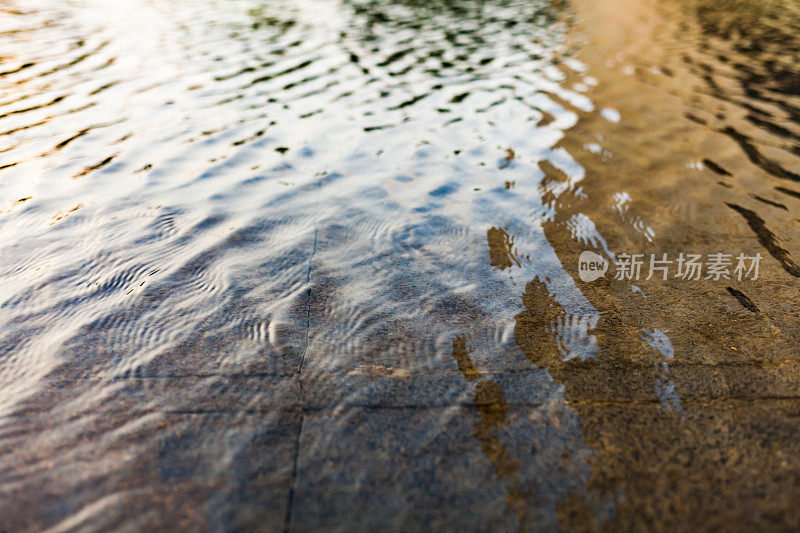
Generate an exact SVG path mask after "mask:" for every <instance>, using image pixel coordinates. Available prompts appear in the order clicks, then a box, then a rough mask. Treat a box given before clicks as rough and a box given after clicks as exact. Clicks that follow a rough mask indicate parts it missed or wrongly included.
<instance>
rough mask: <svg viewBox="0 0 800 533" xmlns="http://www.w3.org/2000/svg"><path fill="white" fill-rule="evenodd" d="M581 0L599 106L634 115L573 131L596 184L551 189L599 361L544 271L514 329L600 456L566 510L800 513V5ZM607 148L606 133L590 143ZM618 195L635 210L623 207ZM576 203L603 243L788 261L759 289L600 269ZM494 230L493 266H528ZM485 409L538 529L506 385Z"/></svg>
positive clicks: (662, 514)
mask: <svg viewBox="0 0 800 533" xmlns="http://www.w3.org/2000/svg"><path fill="white" fill-rule="evenodd" d="M572 5H573V6H574V8H575V10H576V13H577V16H578V22H577V23H576V25H575V26H573V27H572V36H573V38H574V39H576V40H577V41H579V42H580V53H579V54H578V56H577V58H578V59H580V60H581V61H584V62H585V63H586V64H587V65H588V71H589V72H591V74H592V75H593V76H595V77H597V78H598V79H599V81H600V83H599V84H598V88H597V89H595V90H592V98H593V101H594V102H595V104H596V105H598V106H600V107H604V106H608V107H609V108H612V109H614V110H617V111H618V112H619V114H620V115H621V117H622V121H621V122H620V124H621V126H622V127H621V128H620V127H616V126H614V125H610V124H609V123H608V121H604V120H602V118H599V117H597V116H596V115H592V114H588V113H582V114H581V118H580V121H579V122H578V124H577V125H576V126H575V127H573V128H572V129H570V130H569V131H568V132H567V135H566V136H565V138H564V139H563V140H562V141H560V142H559V143H558V144H557V145H556V146H557V147H558V146H561V147H564V148H565V149H566V150H567V151H568V152H569V153H571V154H574V155H576V157H577V159H578V161H579V163H580V164H581V165H582V166H583V167H584V168H585V169H586V174H587V178H586V179H585V180H583V181H582V182H581V185H582V188H583V191H584V192H585V196H583V197H576V196H572V195H563V196H559V197H553V198H552V202H553V204H554V207H555V213H556V214H555V216H554V217H553V218H552V219H551V220H548V221H546V222H545V223H544V224H543V228H544V231H545V234H546V236H547V239H548V241H549V242H550V243H551V244H552V246H553V247H554V249H555V250H556V253H557V254H558V257H559V259H560V262H561V264H562V265H563V267H564V268H565V269H566V270H567V271H568V272H569V273H570V275H571V276H572V277H573V278H574V279H575V280H576V283H577V284H578V287H579V289H580V291H581V292H582V293H583V295H584V296H585V297H586V298H587V299H588V300H589V301H590V302H591V303H592V305H593V306H594V307H595V308H596V309H597V310H598V311H599V313H600V317H601V318H600V320H599V322H598V324H597V326H596V328H595V329H594V330H593V331H592V332H593V333H594V334H595V335H596V337H597V339H598V343H599V353H598V354H597V357H596V358H593V359H589V360H585V361H581V360H577V359H573V360H570V361H564V358H563V352H562V351H560V350H559V348H558V341H557V339H556V337H554V335H555V331H556V329H557V325H558V324H559V323H560V322H563V320H564V318H565V311H564V309H563V308H562V307H561V306H560V305H558V304H557V303H556V302H554V301H553V298H552V293H551V292H550V291H549V290H548V288H547V286H546V284H545V283H543V282H542V280H540V279H534V280H531V281H530V282H529V283H528V284H527V286H526V290H525V294H524V295H523V301H524V304H525V307H526V311H524V312H523V313H521V314H520V315H518V316H517V323H516V328H515V339H516V341H517V344H518V345H519V346H520V348H522V350H523V352H524V353H525V354H526V356H527V357H528V358H529V359H530V361H531V362H532V363H533V364H535V365H537V366H539V367H542V368H546V369H547V370H548V372H549V373H550V374H551V375H552V377H553V378H554V379H555V381H556V382H557V383H560V384H562V385H563V386H564V392H565V397H566V401H567V402H568V404H569V405H570V406H571V408H572V409H573V410H574V411H575V412H576V413H577V414H578V416H579V418H580V424H581V428H582V432H583V437H584V439H585V440H586V442H587V444H589V446H590V447H591V448H592V449H593V450H594V451H595V454H596V455H595V457H594V458H593V460H592V462H591V468H592V475H591V479H590V481H589V484H588V486H587V490H586V492H581V493H574V494H573V495H571V496H569V497H567V498H565V499H563V500H562V501H561V502H560V503H559V517H560V518H559V519H560V524H561V526H562V527H564V528H565V529H568V530H597V529H612V530H617V529H618V528H623V529H625V530H630V529H651V528H655V529H659V530H661V529H673V528H678V527H680V528H685V527H691V528H703V529H715V528H726V529H728V528H733V529H739V528H743V529H749V528H765V527H766V528H774V527H791V528H795V527H798V525H800V512H799V511H798V509H800V505H798V504H800V494H798V492H797V490H796V487H797V483H798V481H800V461H798V460H797V457H798V453H799V452H800V428H798V425H797V421H798V419H797V416H798V413H799V412H800V411H798V407H799V406H800V404H798V403H797V402H798V400H797V396H796V390H797V387H798V385H800V382H798V379H797V375H798V370H800V365H799V364H798V359H797V349H796V345H797V344H796V340H797V338H798V337H797V335H798V326H797V323H796V316H797V315H796V311H795V310H794V309H793V307H794V305H793V302H795V301H796V294H797V288H796V287H797V285H796V282H795V281H794V279H793V278H796V277H798V273H799V271H798V267H797V265H796V262H795V259H794V258H795V257H797V255H798V251H800V247H798V245H800V240H798V235H799V234H798V230H797V223H798V222H799V221H800V219H797V213H798V207H800V204H798V203H797V201H798V199H800V193H798V189H800V184H798V183H792V182H800V175H798V170H800V158H799V157H798V156H799V155H800V143H799V142H798V141H800V134H799V133H798V132H800V130H799V129H798V118H799V117H800V115H798V112H800V71H798V67H797V65H798V62H797V61H798V51H799V50H800V48H799V45H800V43H799V42H798V40H797V36H798V35H800V18H798V5H797V4H796V3H792V2H780V1H777V2H769V1H768V2H705V1H696V2H671V1H664V2H658V1H647V0H645V1H613V2H612V1H608V2H603V1H594V0H592V1H589V0H576V1H574V2H573V3H572ZM567 84H569V82H567ZM593 143H596V144H599V145H600V147H602V148H598V149H592V150H589V153H587V146H590V145H591V144H593ZM546 164H547V163H546ZM543 170H545V169H543ZM545 173H546V174H547V175H548V176H550V175H553V173H551V172H548V171H547V170H545ZM620 198H624V199H625V204H626V205H625V207H624V210H623V209H620V208H619V204H618V205H617V206H616V207H617V209H616V211H617V213H615V212H614V211H615V209H614V207H615V206H614V203H613V202H614V200H615V199H620ZM630 198H633V199H634V200H633V202H632V203H630V202H629V201H628V200H629V199H630ZM615 214H616V215H619V216H615ZM575 216H588V217H589V219H591V220H592V221H594V223H595V224H596V227H597V229H598V231H599V233H600V234H601V235H603V236H604V237H605V243H604V246H603V248H604V247H605V246H606V245H607V247H608V249H611V250H615V251H627V250H635V251H636V252H643V253H646V254H649V253H658V252H669V253H671V254H673V253H674V254H676V255H677V253H678V252H680V251H693V252H697V253H704V254H705V253H713V252H715V251H720V250H725V251H731V252H735V251H740V250H742V251H747V252H750V253H756V252H759V251H761V252H764V251H765V250H766V252H767V253H768V254H769V256H770V257H771V259H772V260H771V261H769V264H767V265H766V266H765V269H764V271H763V272H762V277H761V278H760V279H759V281H758V282H757V283H751V284H747V285H744V284H741V283H739V284H737V283H736V282H735V280H732V281H728V282H726V281H725V280H723V281H722V282H711V281H707V280H702V281H699V282H697V283H694V284H692V283H690V282H681V281H680V280H678V281H668V282H662V281H660V280H659V281H647V280H643V281H641V282H638V283H637V285H638V286H637V287H636V288H635V290H631V287H630V285H629V284H628V283H626V282H622V281H618V280H614V279H601V280H598V281H595V282H591V283H583V282H581V281H579V279H578V275H577V264H578V261H577V257H578V255H579V254H580V252H581V248H578V247H576V246H575V233H574V231H571V230H570V223H571V220H573V219H574V217H575ZM642 221H644V222H642ZM644 230H647V231H644ZM487 240H488V248H489V257H488V259H489V261H490V263H491V264H492V265H493V266H494V267H496V268H498V269H505V268H509V267H512V265H513V261H516V260H515V259H514V257H515V256H514V244H513V243H514V235H513V234H508V233H507V232H506V230H504V229H500V228H492V229H490V230H489V232H488V235H487ZM585 244H586V245H587V248H586V249H591V248H592V247H594V248H595V251H597V252H599V253H602V252H603V248H601V247H600V246H599V245H598V244H597V243H593V245H590V244H589V243H588V242H586V243H585ZM726 285H734V286H735V287H734V286H727V287H726ZM736 287H738V288H736ZM745 294H746V295H745ZM754 302H757V303H758V304H756V303H754ZM648 328H649V329H648ZM663 332H669V338H667V337H666V336H664V334H663ZM659 339H665V340H664V341H663V342H666V344H664V345H663V347H664V349H662V345H659V344H658V342H659ZM670 340H671V342H670ZM463 343H464V341H463V339H459V340H458V341H457V342H454V344H453V357H454V358H455V359H456V360H457V362H458V367H459V370H460V371H461V372H462V373H463V374H464V376H465V378H466V379H468V380H471V381H472V380H476V379H478V376H477V375H476V370H475V368H474V366H473V365H472V364H471V362H470V361H469V358H468V351H467V350H466V349H465V348H464V345H463ZM673 345H674V348H673ZM666 392H668V393H669V398H665V396H664V393H666ZM475 405H476V408H477V409H478V410H479V412H480V413H481V423H480V424H478V425H476V436H477V437H478V439H479V440H480V442H481V447H482V449H483V450H484V452H485V453H486V454H487V457H489V458H490V460H491V461H492V463H493V464H494V466H495V469H496V472H497V475H498V476H499V477H501V478H502V479H504V480H505V481H506V483H507V486H508V491H509V496H508V498H509V507H510V508H512V509H514V510H515V511H517V512H518V513H519V516H520V521H521V525H522V526H523V529H527V528H528V527H530V526H529V525H528V524H526V523H525V522H524V513H523V512H522V511H520V505H518V504H517V503H516V502H518V500H519V499H523V500H524V499H525V498H526V497H527V498H531V497H533V495H522V494H520V492H519V490H518V488H517V487H516V485H515V483H514V479H513V472H514V471H515V469H516V468H518V465H517V464H516V463H515V462H514V461H513V460H512V459H509V458H508V457H507V456H506V454H505V451H504V450H503V447H502V445H500V444H498V443H497V442H496V439H495V438H494V436H493V435H494V433H493V432H495V431H496V428H497V427H498V426H501V425H502V424H503V421H504V414H505V410H506V405H505V400H504V392H503V390H502V389H501V388H499V387H498V385H497V384H496V383H493V382H491V381H483V382H480V386H479V387H478V389H476V395H475ZM598 496H599V497H601V498H602V497H603V496H610V497H612V499H613V504H614V512H613V518H611V519H610V520H609V519H607V517H606V516H597V514H596V511H597V505H596V503H597V501H598V500H597V498H598Z"/></svg>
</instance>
